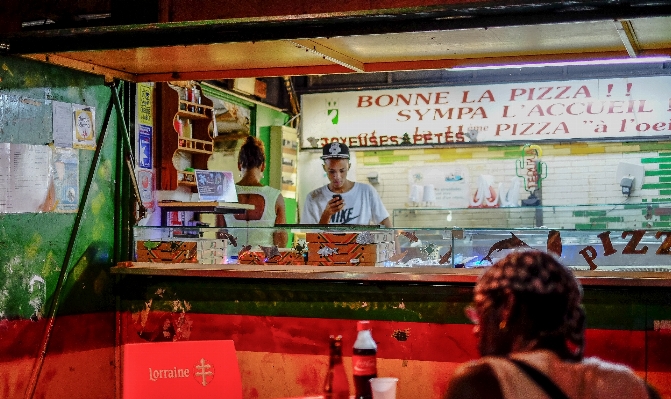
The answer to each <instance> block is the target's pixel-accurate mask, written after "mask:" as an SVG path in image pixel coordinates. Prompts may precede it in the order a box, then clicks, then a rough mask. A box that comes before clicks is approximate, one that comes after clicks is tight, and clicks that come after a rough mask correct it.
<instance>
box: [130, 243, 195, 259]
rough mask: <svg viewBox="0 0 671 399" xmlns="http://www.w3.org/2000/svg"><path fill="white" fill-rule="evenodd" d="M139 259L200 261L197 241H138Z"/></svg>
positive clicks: (137, 252) (137, 251)
mask: <svg viewBox="0 0 671 399" xmlns="http://www.w3.org/2000/svg"><path fill="white" fill-rule="evenodd" d="M136 254H137V261H138V262H156V263H198V250H197V243H196V242H195V241H138V242H137V250H136Z"/></svg>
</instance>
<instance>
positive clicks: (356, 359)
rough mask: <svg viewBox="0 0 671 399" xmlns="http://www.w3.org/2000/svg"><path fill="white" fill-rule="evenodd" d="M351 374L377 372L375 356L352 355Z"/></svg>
mask: <svg viewBox="0 0 671 399" xmlns="http://www.w3.org/2000/svg"><path fill="white" fill-rule="evenodd" d="M352 374H353V375H372V374H377V365H376V362H375V356H361V355H352Z"/></svg>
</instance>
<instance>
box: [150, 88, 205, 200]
mask: <svg viewBox="0 0 671 399" xmlns="http://www.w3.org/2000/svg"><path fill="white" fill-rule="evenodd" d="M158 88H159V90H158V93H159V99H160V108H159V113H160V115H161V116H160V121H161V125H160V129H161V130H160V131H159V135H158V136H159V140H160V141H159V142H158V143H157V147H158V148H159V150H158V151H157V154H158V157H159V159H158V160H157V163H158V164H160V169H159V170H158V179H157V183H158V184H157V188H158V189H160V190H175V189H177V187H178V186H186V187H191V188H195V187H196V184H195V178H194V176H193V174H192V173H190V172H186V170H190V168H193V169H207V161H208V159H209V158H210V156H211V155H212V153H213V149H214V142H213V140H212V137H210V134H209V126H210V125H211V124H212V121H213V118H212V112H213V105H212V101H211V100H210V99H209V98H207V97H205V96H203V95H202V94H201V93H200V88H199V87H198V86H197V85H196V84H195V83H194V82H189V81H184V82H171V83H170V84H169V83H159V84H158ZM187 91H188V92H189V93H190V94H189V100H191V101H189V100H187V99H186V93H187ZM192 98H196V99H197V98H200V101H198V100H196V101H193V100H192Z"/></svg>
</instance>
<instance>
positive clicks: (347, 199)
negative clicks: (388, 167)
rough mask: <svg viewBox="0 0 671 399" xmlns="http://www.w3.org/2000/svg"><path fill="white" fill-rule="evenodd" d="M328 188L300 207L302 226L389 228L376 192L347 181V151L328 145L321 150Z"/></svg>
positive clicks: (340, 144) (343, 147)
mask: <svg viewBox="0 0 671 399" xmlns="http://www.w3.org/2000/svg"><path fill="white" fill-rule="evenodd" d="M322 154H323V155H322V157H321V158H322V159H323V160H324V166H323V168H324V171H325V172H326V175H327V176H328V179H329V184H327V185H325V186H323V187H320V188H318V189H316V190H313V191H311V192H310V193H309V194H308V196H307V198H306V200H305V206H304V207H303V214H302V217H301V223H304V224H363V225H368V224H378V225H382V226H384V227H391V221H390V220H389V212H387V209H386V208H385V207H384V204H382V200H381V199H380V196H379V195H378V194H377V191H375V189H374V188H373V187H371V186H370V185H368V184H361V183H356V182H353V181H350V180H348V179H347V172H348V171H349V168H350V163H349V148H348V147H347V146H346V145H345V144H342V143H329V144H327V145H325V146H324V148H323V149H322Z"/></svg>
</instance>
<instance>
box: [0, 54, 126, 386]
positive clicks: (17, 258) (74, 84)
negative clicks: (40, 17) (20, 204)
mask: <svg viewBox="0 0 671 399" xmlns="http://www.w3.org/2000/svg"><path fill="white" fill-rule="evenodd" d="M8 99H18V102H17V101H8ZM3 100H4V101H3ZM24 100H26V101H24ZM52 101H63V102H68V103H76V104H83V105H88V106H92V107H95V132H96V139H98V138H99V137H100V130H101V127H102V124H103V119H104V116H105V112H106V110H107V108H108V105H109V103H110V101H112V97H111V91H110V88H108V87H107V86H105V85H104V80H103V78H102V77H99V76H94V75H89V74H86V73H82V72H77V71H72V70H67V69H64V68H60V67H55V66H51V65H47V64H42V63H38V62H35V61H31V60H27V59H22V58H13V57H11V58H10V57H0V143H7V142H11V143H23V144H33V145H48V144H50V143H51V141H52V117H51V102H52ZM17 103H18V104H24V105H20V106H19V107H18V109H17V107H15V106H14V105H12V104H17ZM25 104H41V105H40V106H34V105H33V106H32V107H31V106H26V105H25ZM116 121H117V118H116V112H112V115H111V118H110V122H109V125H108V133H107V136H106V139H105V142H104V143H103V146H102V151H101V154H100V159H99V163H98V166H97V169H96V171H95V176H94V179H93V182H92V185H91V190H90V191H89V195H88V201H87V203H86V204H81V203H80V207H84V208H83V209H84V213H83V217H82V219H81V225H80V228H79V230H78V232H77V233H78V234H77V240H76V242H75V245H74V247H73V251H72V256H71V262H70V263H69V264H68V265H64V264H63V263H64V258H65V254H66V250H67V247H68V243H69V240H70V237H71V235H72V234H73V225H74V222H75V217H76V214H75V213H55V212H47V213H23V214H6V213H0V324H1V325H2V327H3V331H4V332H3V333H1V334H0V379H2V380H3V381H19V382H17V385H14V386H11V385H10V386H5V387H4V388H3V389H4V390H3V393H4V395H8V396H4V397H22V396H20V395H22V393H23V392H22V390H23V388H24V386H23V385H20V384H26V383H27V380H28V378H27V377H28V375H19V374H20V372H18V373H19V374H15V375H14V376H13V378H9V377H7V376H3V375H2V374H3V373H5V371H6V370H7V368H3V366H2V365H3V363H5V362H13V361H17V359H19V358H21V359H23V360H26V356H28V357H35V356H37V354H38V351H39V347H40V344H41V341H42V332H43V329H44V324H45V323H44V319H43V318H44V316H46V315H47V314H48V311H49V306H50V305H51V303H52V301H53V294H54V291H55V289H56V284H57V281H58V277H59V273H60V271H61V269H62V268H65V269H66V271H67V279H66V280H65V284H64V286H63V290H62V294H61V297H60V307H59V312H58V313H57V316H58V317H57V322H56V328H55V329H54V333H53V335H52V337H51V341H50V342H51V344H50V346H49V348H48V350H47V355H46V360H45V370H44V373H43V374H42V375H41V378H40V379H39V380H38V385H37V393H36V394H37V395H41V396H40V397H57V396H58V395H59V394H58V392H61V393H62V392H63V390H65V391H71V392H78V391H79V392H82V391H85V390H86V387H87V386H93V385H96V386H97V387H98V388H97V389H98V392H100V395H101V396H99V397H113V395H114V386H115V384H114V362H113V359H114V338H113V337H114V335H113V331H114V326H115V319H114V310H115V301H114V295H113V289H112V288H113V279H112V278H111V277H110V275H109V268H110V267H111V266H112V265H113V264H114V263H115V262H116V261H117V260H116V259H114V253H115V245H116V244H115V237H117V236H120V234H119V233H118V228H117V227H115V225H116V224H117V223H116V220H118V218H117V216H116V215H118V214H119V212H120V206H119V205H118V203H119V200H118V198H117V199H115V196H116V195H117V188H116V187H117V186H116V184H118V185H119V187H122V184H123V182H122V179H121V178H120V177H119V176H118V174H119V172H118V166H119V163H118V162H117V156H118V154H117V152H118V149H119V147H118V145H117V136H118V134H117V123H116ZM93 158H94V151H90V150H79V187H80V198H81V195H82V194H83V190H84V186H85V182H86V179H87V176H88V174H89V170H90V169H91V168H92V166H93V165H92V161H93ZM115 228H116V229H117V233H115ZM41 280H44V282H45V283H46V284H42V283H41V282H40V281H41ZM84 314H86V315H87V317H88V316H90V315H95V316H94V317H93V318H90V317H89V321H88V322H83V320H84V318H82V319H80V321H77V318H75V319H74V320H75V322H74V323H72V324H67V325H68V327H67V329H66V330H63V329H59V327H58V326H61V327H63V326H65V324H59V321H58V320H59V318H63V320H70V319H72V318H68V317H64V316H67V315H73V316H78V315H84ZM29 320H32V322H30V321H29ZM26 323H27V324H26ZM19 325H20V326H21V327H20V332H17V331H18V327H17V326H19ZM15 327H16V328H15ZM9 348H11V351H10V350H9ZM93 348H97V349H100V348H107V349H106V350H104V353H102V356H100V353H99V354H98V355H97V356H98V359H97V360H96V364H90V365H89V367H87V368H83V367H77V366H76V365H75V364H72V365H70V366H69V367H72V369H71V371H72V372H71V373H70V374H65V373H64V374H62V375H61V374H59V375H58V378H57V380H58V382H55V380H53V381H51V382H50V381H49V378H53V376H51V375H50V374H49V372H50V371H48V370H50V369H51V368H52V367H56V368H61V367H63V366H64V365H63V364H62V363H59V362H60V361H61V360H58V361H57V360H55V359H63V358H62V355H63V353H66V352H69V351H74V352H76V351H79V350H84V351H86V350H90V349H93ZM69 361H70V360H68V362H69ZM110 361H111V362H110ZM29 363H30V364H31V365H32V360H31V361H30V362H29ZM66 369H67V368H66ZM87 369H88V371H87ZM3 370H5V371H3ZM29 370H30V369H29ZM75 370H76V371H75ZM23 371H26V370H25V369H24V370H23ZM87 373H88V375H87ZM45 375H50V377H45ZM45 378H46V379H45ZM78 381H79V382H78ZM82 381H84V382H82ZM47 388H48V389H47ZM48 392H50V393H48Z"/></svg>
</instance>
